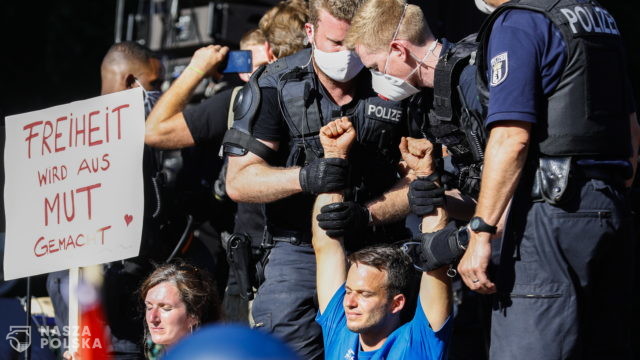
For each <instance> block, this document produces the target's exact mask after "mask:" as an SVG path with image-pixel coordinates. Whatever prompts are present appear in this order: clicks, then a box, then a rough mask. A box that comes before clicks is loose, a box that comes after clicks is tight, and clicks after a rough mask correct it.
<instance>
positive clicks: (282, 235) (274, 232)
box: [261, 226, 311, 249]
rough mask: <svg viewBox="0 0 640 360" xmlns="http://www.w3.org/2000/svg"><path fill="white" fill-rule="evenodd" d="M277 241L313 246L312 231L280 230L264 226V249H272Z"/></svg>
mask: <svg viewBox="0 0 640 360" xmlns="http://www.w3.org/2000/svg"><path fill="white" fill-rule="evenodd" d="M277 242H284V243H288V244H291V245H296V246H311V231H296V230H280V229H271V230H267V227H266V226H265V228H264V233H263V234H262V244H261V247H262V248H263V249H272V248H273V247H274V246H275V244H276V243H277Z"/></svg>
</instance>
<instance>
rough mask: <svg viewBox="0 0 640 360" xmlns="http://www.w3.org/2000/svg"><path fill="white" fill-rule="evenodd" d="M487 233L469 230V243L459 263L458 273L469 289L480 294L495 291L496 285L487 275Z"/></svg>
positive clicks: (488, 250) (488, 253) (488, 235)
mask: <svg viewBox="0 0 640 360" xmlns="http://www.w3.org/2000/svg"><path fill="white" fill-rule="evenodd" d="M490 238H491V237H490V234H489V233H484V232H482V233H476V232H474V231H471V230H469V245H468V246H467V250H466V251H465V253H464V255H463V256H462V259H461V260H460V263H459V264H458V273H459V274H460V276H461V277H462V280H463V281H464V283H465V284H467V286H468V287H469V289H471V290H474V291H477V292H479V293H481V294H492V293H494V292H496V285H495V284H494V283H492V282H491V280H489V277H488V276H487V267H488V266H489V259H490V258H491V242H490Z"/></svg>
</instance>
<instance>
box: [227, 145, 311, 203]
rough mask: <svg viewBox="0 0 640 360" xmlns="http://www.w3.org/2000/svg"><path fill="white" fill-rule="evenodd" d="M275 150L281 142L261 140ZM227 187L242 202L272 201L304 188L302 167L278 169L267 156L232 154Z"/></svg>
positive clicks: (231, 196) (235, 199) (249, 153)
mask: <svg viewBox="0 0 640 360" xmlns="http://www.w3.org/2000/svg"><path fill="white" fill-rule="evenodd" d="M259 141H260V142H262V143H263V144H265V145H267V146H268V147H270V148H271V149H273V150H278V146H279V143H278V142H275V141H263V140H259ZM226 190H227V194H228V195H229V197H230V198H231V199H232V200H234V201H238V202H247V203H269V202H273V201H276V200H280V199H284V198H286V197H288V196H291V195H293V194H297V193H299V192H301V191H302V188H301V187H300V168H298V167H296V168H276V167H272V166H269V164H267V162H266V161H264V159H262V158H261V157H259V156H258V155H255V154H253V153H251V152H248V153H247V154H246V155H244V156H230V157H229V166H228V168H227V178H226Z"/></svg>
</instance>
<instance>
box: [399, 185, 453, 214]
mask: <svg viewBox="0 0 640 360" xmlns="http://www.w3.org/2000/svg"><path fill="white" fill-rule="evenodd" d="M434 181H435V179H432V178H431V177H424V176H421V177H418V178H417V179H416V180H413V181H412V182H411V184H410V185H409V192H408V193H407V196H408V197H409V207H410V208H411V212H412V213H414V214H416V215H418V216H425V215H429V214H431V213H432V212H433V210H435V208H436V207H439V206H444V204H445V197H444V188H443V187H441V186H438V184H436V183H435V182H434Z"/></svg>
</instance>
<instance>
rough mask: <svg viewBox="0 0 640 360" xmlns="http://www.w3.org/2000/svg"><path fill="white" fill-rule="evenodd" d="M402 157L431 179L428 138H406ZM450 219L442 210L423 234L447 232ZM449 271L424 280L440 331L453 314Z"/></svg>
mask: <svg viewBox="0 0 640 360" xmlns="http://www.w3.org/2000/svg"><path fill="white" fill-rule="evenodd" d="M400 154H401V155H402V159H403V160H404V162H405V163H406V164H407V166H408V167H409V169H410V173H411V174H413V175H414V176H429V175H431V174H433V172H435V170H436V169H435V164H434V161H433V156H432V154H433V144H431V143H430V142H429V141H428V140H427V139H413V138H403V139H402V141H401V142H400ZM448 220H449V218H448V217H447V212H446V210H445V209H443V208H440V207H438V208H436V209H435V211H434V212H433V213H431V214H428V215H425V216H423V217H422V226H421V229H422V232H424V233H432V232H436V231H438V230H441V229H444V228H445V226H447V221H448ZM446 271H447V268H446V267H441V268H439V269H435V270H433V271H428V272H424V273H422V279H421V281H420V293H419V295H420V303H421V304H422V310H423V311H424V314H425V315H426V316H427V319H428V320H429V324H430V325H431V328H432V329H433V330H434V331H438V330H439V329H440V328H441V327H442V326H443V325H444V323H445V322H446V321H447V318H448V317H449V315H450V314H451V304H452V300H451V279H450V278H449V277H448V276H447V274H446Z"/></svg>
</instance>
